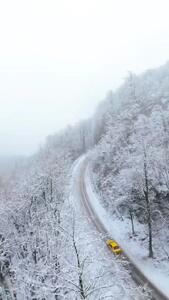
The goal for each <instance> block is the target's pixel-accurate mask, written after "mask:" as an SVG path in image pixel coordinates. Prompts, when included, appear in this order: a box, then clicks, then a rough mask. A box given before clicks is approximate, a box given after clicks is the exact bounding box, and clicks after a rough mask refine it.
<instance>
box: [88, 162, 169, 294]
mask: <svg viewBox="0 0 169 300" xmlns="http://www.w3.org/2000/svg"><path fill="white" fill-rule="evenodd" d="M90 175H91V174H90V168H89V166H88V167H87V169H86V172H85V184H86V191H87V194H88V195H89V198H90V200H91V205H92V207H93V209H94V211H95V213H96V215H97V216H98V217H99V219H100V220H101V222H102V223H103V225H104V226H105V227H106V229H107V231H108V232H109V233H110V237H111V238H113V239H115V240H116V241H118V243H119V244H120V246H121V247H122V248H123V249H125V253H126V254H127V255H128V257H129V258H130V259H131V261H133V262H134V264H135V265H136V266H137V267H138V268H139V269H140V270H141V271H142V273H143V274H144V275H145V276H146V277H147V278H149V280H150V281H151V282H152V283H153V284H154V285H155V286H157V287H158V288H159V289H160V290H161V291H162V292H163V293H164V294H165V295H166V296H168V297H169V271H168V272H166V270H165V269H164V270H159V269H157V268H156V264H155V260H154V259H150V258H148V255H147V250H146V248H145V247H142V245H141V244H140V243H138V240H137V237H136V238H130V235H129V228H130V227H131V225H130V224H129V220H126V219H125V220H124V221H121V220H118V219H113V220H112V219H111V217H110V216H109V215H108V212H107V211H106V210H105V209H104V208H103V206H102V205H101V204H100V202H101V201H99V195H98V194H96V192H95V189H94V187H93V185H92V183H91V178H90ZM137 226H140V228H137V231H139V230H143V228H141V227H144V226H143V225H141V224H139V225H137Z"/></svg>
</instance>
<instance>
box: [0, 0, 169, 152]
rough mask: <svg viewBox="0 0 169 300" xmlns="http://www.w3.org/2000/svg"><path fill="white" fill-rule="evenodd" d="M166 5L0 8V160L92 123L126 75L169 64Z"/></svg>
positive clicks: (2, 2)
mask: <svg viewBox="0 0 169 300" xmlns="http://www.w3.org/2000/svg"><path fill="white" fill-rule="evenodd" d="M168 12H169V1H168V0H166V1H165V0H15V1H14V0H0V110H1V113H0V145H1V147H0V155H4V154H6V155H10V154H31V153H33V152H34V151H36V149H37V148H38V146H39V144H41V143H42V142H43V141H44V139H45V137H46V135H48V134H52V133H54V132H56V131H57V130H59V129H60V128H63V127H64V126H66V125H67V124H69V123H70V124H73V123H75V122H77V121H79V120H80V119H82V118H85V117H89V116H91V115H92V113H93V111H94V109H95V106H96V104H97V103H98V102H99V101H100V100H101V99H102V98H104V96H105V94H106V92H107V90H109V89H115V88H116V87H117V86H118V85H119V84H120V83H121V82H122V80H123V78H124V77H125V76H126V73H127V71H128V70H132V71H134V72H136V73H138V72H141V71H143V70H145V69H147V68H152V67H157V66H159V65H161V64H163V63H165V62H166V61H167V60H168V59H169V17H168Z"/></svg>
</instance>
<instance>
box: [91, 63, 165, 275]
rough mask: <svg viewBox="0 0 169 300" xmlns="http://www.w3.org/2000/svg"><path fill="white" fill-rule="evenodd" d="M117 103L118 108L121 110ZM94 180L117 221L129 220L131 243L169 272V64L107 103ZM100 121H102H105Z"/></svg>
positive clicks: (130, 82)
mask: <svg viewBox="0 0 169 300" xmlns="http://www.w3.org/2000/svg"><path fill="white" fill-rule="evenodd" d="M117 103H118V104H119V105H117ZM102 106H104V114H103V115H101V113H100V111H99V114H98V115H97V114H96V116H95V119H96V121H97V122H100V123H99V125H100V128H99V132H100V133H101V134H99V135H100V137H99V142H98V144H97V146H96V147H95V148H94V150H93V153H92V162H93V178H94V183H95V184H96V189H97V191H98V193H100V195H101V197H100V199H102V204H103V205H104V207H105V208H106V209H107V211H108V212H109V214H110V215H111V217H112V218H117V219H119V220H122V222H123V221H124V222H125V221H127V220H129V222H130V223H131V225H124V227H126V226H127V232H126V234H128V236H129V239H130V238H133V237H134V236H135V238H134V239H135V240H137V241H138V242H140V243H141V247H143V248H146V247H147V249H148V252H147V255H149V256H150V257H155V258H157V259H159V260H160V263H162V262H163V264H164V265H165V269H167V270H168V269H169V266H168V258H169V234H168V232H169V230H168V229H169V136H168V133H169V64H168V63H167V64H166V65H165V66H162V67H160V68H159V69H156V70H150V71H147V72H146V73H145V74H142V75H141V76H136V75H134V74H129V76H128V78H127V79H126V81H125V83H124V85H123V86H122V87H121V88H120V89H119V90H118V91H117V92H116V93H114V94H111V97H109V99H107V100H106V102H104V103H102ZM100 120H101V121H100Z"/></svg>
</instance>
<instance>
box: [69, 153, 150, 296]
mask: <svg viewBox="0 0 169 300" xmlns="http://www.w3.org/2000/svg"><path fill="white" fill-rule="evenodd" d="M85 164H86V161H85V157H81V158H80V159H79V160H78V161H76V162H75V164H74V166H73V169H72V181H71V186H70V203H71V205H72V206H73V207H74V214H75V219H76V222H75V224H76V225H77V226H75V228H76V230H75V232H76V234H75V239H76V243H77V248H78V249H79V251H80V252H79V255H80V257H81V260H82V261H83V260H84V259H85V260H86V257H88V258H89V260H90V264H89V265H88V267H87V269H86V270H85V272H84V273H85V275H84V286H85V290H88V287H87V285H88V284H89V286H91V282H92V284H94V289H93V291H92V294H90V292H89V290H90V288H89V290H88V292H87V294H88V295H89V297H86V298H85V299H89V300H96V299H97V300H99V299H100V300H101V299H105V298H106V299H113V300H121V299H123V300H131V299H132V300H145V299H151V298H150V297H149V295H148V293H147V291H144V290H143V288H142V287H138V286H137V284H136V283H135V282H134V281H133V279H132V277H131V272H129V268H128V262H126V261H125V259H124V260H121V259H120V258H118V257H115V256H114V255H113V254H112V252H111V251H110V250H109V249H108V248H107V246H106V243H105V242H104V241H105V239H106V235H105V228H104V225H103V224H102V223H101V222H99V218H98V219H97V222H96V219H95V215H94V213H93V212H91V211H90V207H88V206H87V205H88V204H87V203H86V201H84V198H85V195H84V193H85V189H84V186H83V184H84V176H83V175H84V169H85ZM102 287H103V289H102Z"/></svg>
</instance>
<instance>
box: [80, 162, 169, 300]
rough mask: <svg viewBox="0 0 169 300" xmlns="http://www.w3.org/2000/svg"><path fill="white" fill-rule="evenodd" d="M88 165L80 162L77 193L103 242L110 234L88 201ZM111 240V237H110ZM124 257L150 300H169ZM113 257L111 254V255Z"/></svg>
mask: <svg viewBox="0 0 169 300" xmlns="http://www.w3.org/2000/svg"><path fill="white" fill-rule="evenodd" d="M87 167H88V163H87V158H83V159H81V160H80V163H79V168H80V178H79V181H78V182H79V191H80V194H81V202H82V205H83V207H84V209H85V211H86V213H87V215H88V217H89V218H90V219H91V220H92V222H93V224H94V226H95V227H96V229H97V231H98V232H99V233H100V234H101V236H102V237H103V238H102V239H103V241H104V242H105V241H106V240H107V238H108V237H110V236H111V235H110V233H109V232H108V231H107V229H106V227H105V226H104V224H103V223H102V221H101V220H100V219H99V217H98V215H97V214H96V212H95V209H94V206H92V201H91V199H90V195H89V194H88V192H87V188H86V182H85V175H86V171H87ZM112 238H113V237H112ZM123 253H124V256H125V258H126V260H127V261H128V263H129V268H130V272H131V274H132V278H133V279H134V280H135V282H136V283H137V284H138V285H141V286H143V285H146V286H147V287H149V288H150V289H151V291H152V299H153V300H169V297H168V296H167V295H165V294H164V292H163V291H161V290H159V288H157V287H156V286H155V285H154V284H153V282H151V280H150V279H148V278H147V277H146V276H145V274H144V273H143V272H142V271H141V270H140V269H139V268H138V266H136V264H135V263H134V261H132V259H131V257H129V256H128V254H127V253H126V252H125V250H124V249H123ZM112 255H113V254H112Z"/></svg>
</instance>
